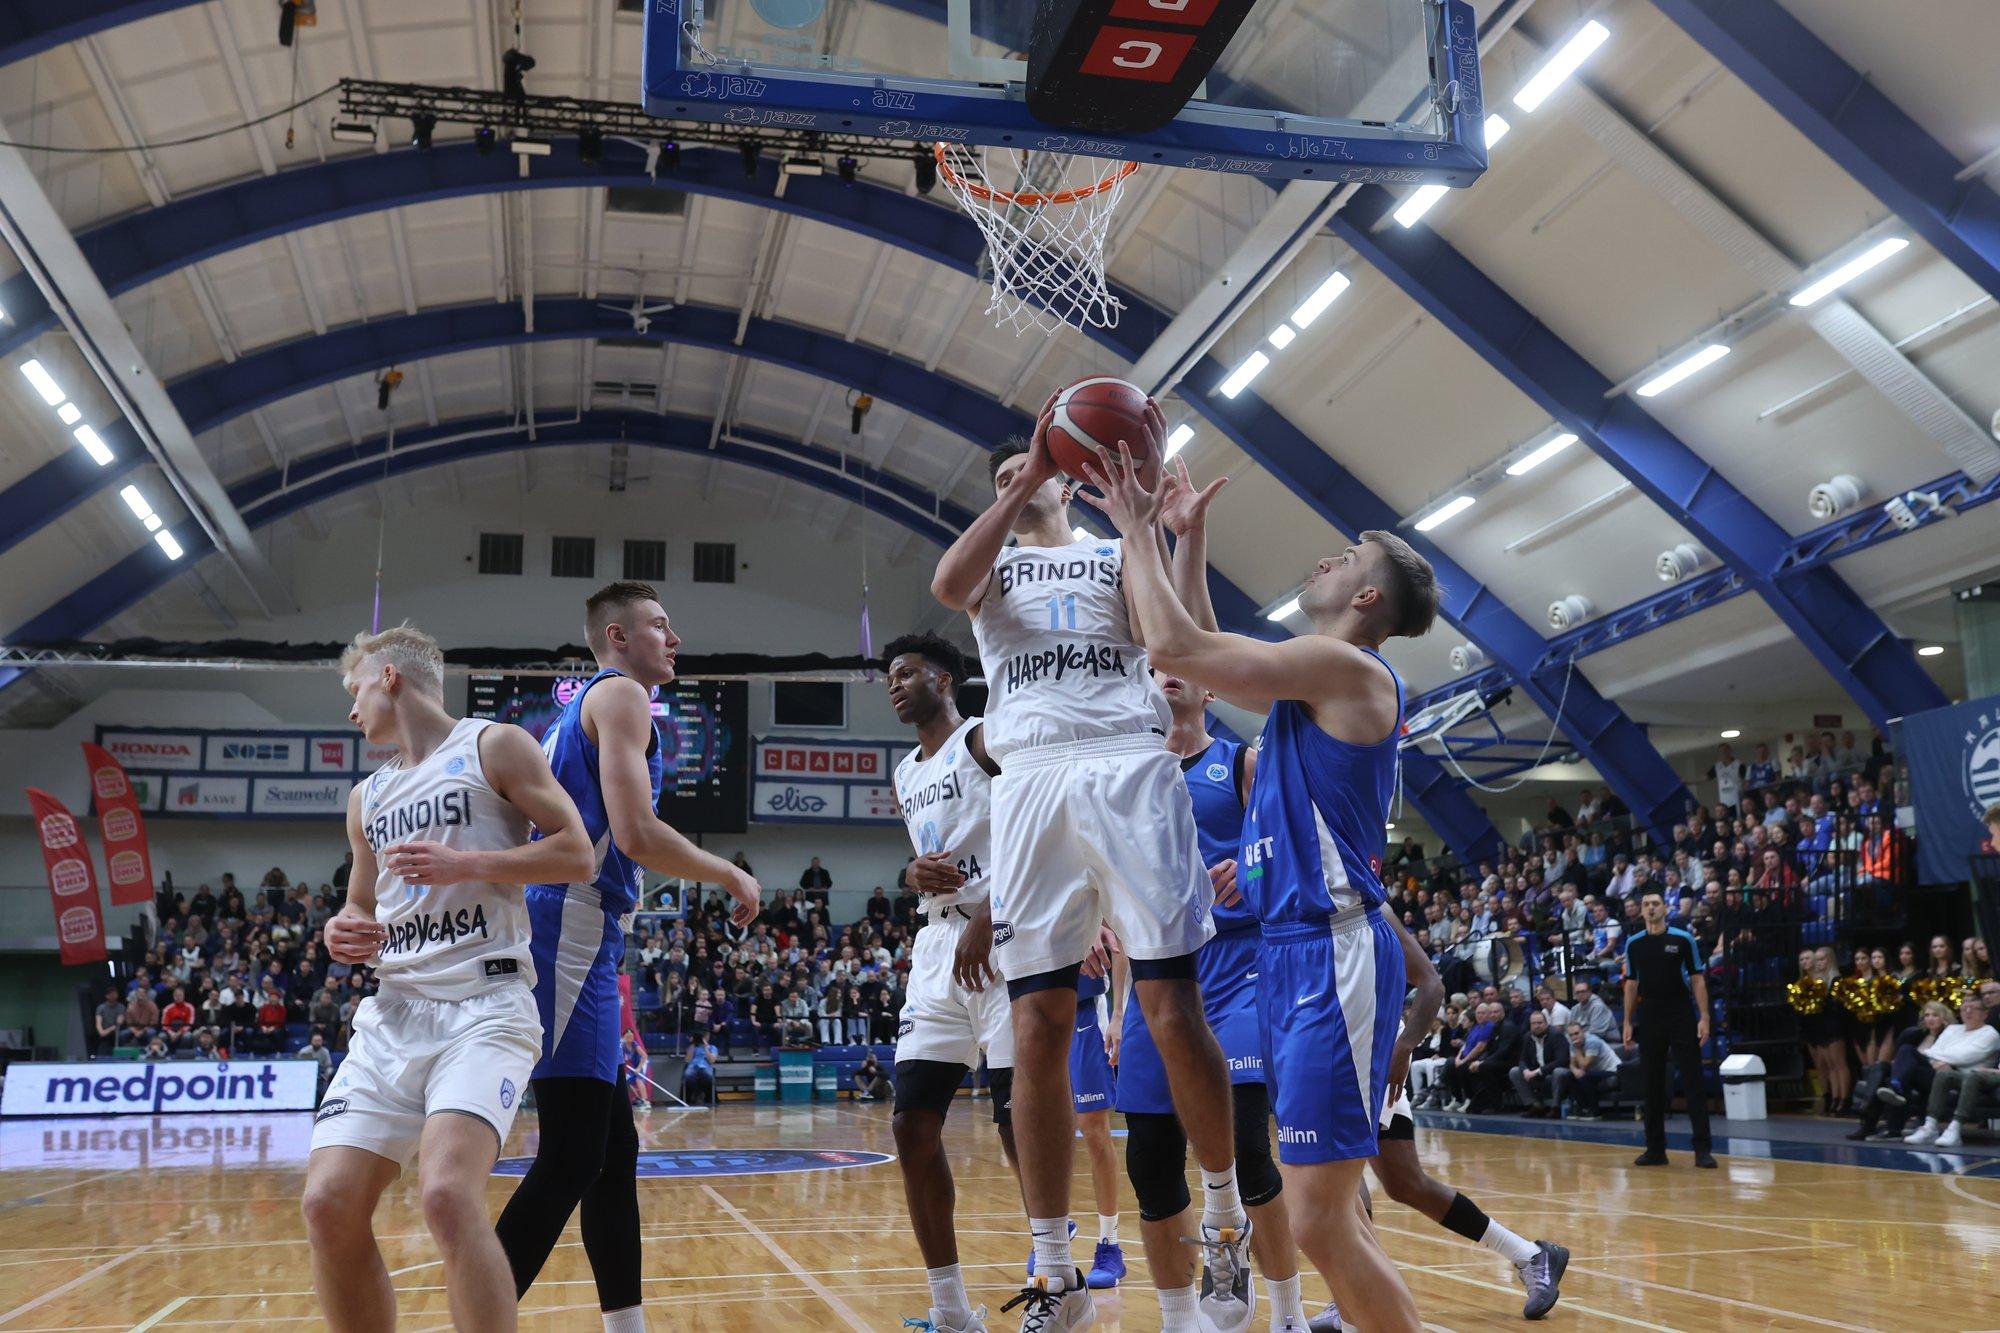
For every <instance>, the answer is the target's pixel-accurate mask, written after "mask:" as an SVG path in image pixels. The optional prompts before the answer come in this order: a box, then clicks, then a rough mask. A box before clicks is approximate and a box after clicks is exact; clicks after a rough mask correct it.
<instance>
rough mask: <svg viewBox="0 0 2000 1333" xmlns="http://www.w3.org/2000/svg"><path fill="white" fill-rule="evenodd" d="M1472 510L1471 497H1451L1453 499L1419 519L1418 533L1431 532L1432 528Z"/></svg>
mask: <svg viewBox="0 0 2000 1333" xmlns="http://www.w3.org/2000/svg"><path fill="white" fill-rule="evenodd" d="M1470 508H1472V497H1471V496H1469V495H1454V496H1452V497H1451V499H1449V500H1446V501H1445V502H1444V503H1443V504H1441V505H1439V506H1438V507H1437V508H1436V509H1433V510H1431V512H1430V513H1428V514H1425V515H1424V516H1423V517H1422V518H1420V519H1418V520H1417V531H1418V532H1429V531H1430V530H1431V529H1432V528H1434V527H1436V526H1437V525H1438V524H1440V523H1442V522H1444V521H1445V520H1446V519H1448V518H1453V517H1455V516H1457V515H1459V514H1463V513H1464V512H1465V511H1466V510H1468V509H1470Z"/></svg>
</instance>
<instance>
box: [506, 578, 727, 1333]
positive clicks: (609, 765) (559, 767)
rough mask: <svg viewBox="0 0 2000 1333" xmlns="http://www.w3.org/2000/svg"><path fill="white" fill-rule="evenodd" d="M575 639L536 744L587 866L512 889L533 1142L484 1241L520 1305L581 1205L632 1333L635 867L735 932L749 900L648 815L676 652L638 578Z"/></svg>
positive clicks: (591, 606) (636, 1313)
mask: <svg viewBox="0 0 2000 1333" xmlns="http://www.w3.org/2000/svg"><path fill="white" fill-rule="evenodd" d="M584 637H585V640H586V641H587V642H588V644H589V645H590V652H591V655H592V656H593V657H594V658H595V659H596V660H597V673H596V674H595V675H593V676H592V677H591V678H590V679H589V680H587V681H585V682H584V684H583V686H582V688H581V689H579V690H577V692H576V693H575V694H574V695H572V696H571V697H570V700H569V702H568V703H567V704H565V705H564V706H563V710H562V712H561V713H560V714H558V715H557V716H556V720H555V721H554V722H553V723H551V724H550V726H549V729H548V731H547V732H546V733H545V734H544V735H543V737H542V749H543V750H544V751H545V752H546V753H547V755H548V757H549V762H550V765H551V767H552V768H553V769H554V771H555V775H556V779H557V780H558V781H559V782H561V783H562V785H563V788H564V790H566V791H567V792H568V793H569V794H570V797H571V799H573V800H574V801H575V802H576V805H577V809H578V811H579V812H580V813H581V815H582V818H583V828H584V832H585V834H586V836H587V837H588V838H589V840H590V844H591V846H592V847H593V848H594V849H595V852H596V863H595V865H593V866H592V867H591V870H590V872H589V873H588V874H584V875H578V876H575V877H573V878H572V879H570V880H568V881H564V882H552V883H539V884H530V885H529V886H528V889H527V904H528V917H529V921H530V923H531V924H532V926H533V930H534V955H535V1005H536V1008H537V1010H538V1011H539V1013H540V1016H541V1021H542V1033H543V1039H542V1053H541V1061H540V1063H538V1064H537V1065H536V1066H535V1071H534V1075H533V1081H534V1086H535V1109H536V1112H537V1114H538V1115H539V1117H540V1121H541V1139H540V1141H539V1144H538V1146H537V1148H536V1152H535V1160H534V1163H533V1164H532V1165H531V1166H530V1167H529V1168H528V1173H527V1175H525V1176H523V1177H522V1179H521V1184H520V1187H519V1188H518V1189H516V1190H515V1191H514V1197H513V1198H511V1199H509V1200H508V1201H507V1207H506V1208H505V1209H504V1210H503V1211H502V1212H501V1214H500V1221H499V1225H498V1230H499V1233H500V1243H501V1245H502V1246H503V1247H504V1248H505V1249H506V1251H507V1262H508V1264H509V1266H510V1267H512V1269H513V1271H514V1288H515V1291H516V1292H517V1293H518V1294H521V1295H525V1294H526V1293H527V1290H528V1288H529V1287H530V1286H531V1285H532V1284H533V1283H534V1280H535V1275H536V1274H538V1273H540V1272H541V1270H542V1265H543V1264H545V1263H547V1262H548V1258H549V1253H550V1251H552V1250H553V1249H554V1248H555V1245H556V1242H557V1240H558V1239H560V1238H561V1236H562V1232H563V1228H564V1227H566V1226H568V1225H569V1219H570V1214H571V1213H573V1212H575V1211H576V1209H577V1206H578V1204H581V1205H582V1208H583V1249H584V1253H585V1254H586V1255H587V1256H588V1257H589V1259H590V1271H591V1275H592V1276H593V1277H594V1278H595V1279H596V1284H597V1300H598V1309H599V1311H600V1313H601V1315H602V1317H603V1320H604V1327H605V1328H606V1329H607V1330H609V1331H610V1333H638V1331H639V1330H643V1329H644V1328H645V1326H646V1322H645V1311H644V1308H643V1306H642V1305H641V1303H640V1301H641V1286H640V1261H639V1192H638V1183H637V1173H638V1161H639V1131H638V1127H637V1126H636V1125H635V1124H634V1123H633V1120H632V1101H631V1098H630V1096H629V1095H628V1094H627V1091H626V1088H625V1074H624V1064H623V1061H622V1060H621V1059H620V1051H619V1037H620V1033H621V1029H622V1026H623V1025H622V1021H621V1015H622V1012H623V1008H622V1002H621V1000H620V997H619V993H618V972H619V968H620V967H621V966H622V965H623V963H624V959H625V932H626V927H627V923H628V922H629V921H630V920H631V916H632V913H633V911H634V910H635V909H636V908H637V907H638V905H639V890H640V879H641V869H642V868H643V869H645V870H650V871H652V872H653V873H654V874H657V875H670V876H676V877H679V878H683V879H691V880H696V881H699V882H701V883H707V884H720V885H722V886H723V888H724V889H726V890H727V891H728V893H729V895H730V897H732V898H734V899H735V900H736V905H735V908H734V911H733V916H734V919H735V920H736V922H737V924H738V925H747V924H748V923H749V921H750V919H751V918H752V917H753V916H754V915H756V912H757V902H758V898H759V895H760V893H761V890H760V888H759V887H758V884H757V881H756V880H755V879H753V878H752V877H751V876H750V875H749V874H748V873H747V872H745V871H743V870H740V869H738V868H737V867H736V866H734V865H731V864H730V863H729V862H727V861H725V860H723V859H722V858H721V857H719V856H715V855H713V854H711V853H709V852H705V851H703V850H702V849H701V848H699V847H697V846H695V845H694V844H693V843H692V842H690V841H688V839H687V838H686V837H684V836H682V835H681V834H680V833H678V832H676V831H675V830H674V828H673V827H672V826H671V825H669V824H667V823H666V822H665V821H664V820H662V819H661V818H660V816H659V804H660V784H661V781H662V778H663V775H664V772H665V759H664V756H663V755H662V754H661V753H660V733H659V729H658V728H657V727H656V726H655V725H654V724H653V714H652V698H651V696H652V692H653V690H655V689H656V688H658V687H659V686H661V685H665V684H668V683H670V682H671V681H672V680H673V679H674V659H675V656H676V653H677V651H678V649H679V647H680V642H681V641H680V638H679V637H678V636H677V635H676V634H675V633H674V631H673V628H672V626H670V625H669V624H668V622H667V613H666V611H665V609H664V608H662V607H661V605H660V599H659V595H658V594H657V593H656V592H654V591H653V589H652V587H651V586H649V585H647V584H644V583H629V582H628V583H612V584H608V585H607V586H605V587H603V588H600V589H598V590H597V591H596V592H594V593H592V594H591V595H590V597H589V599H588V600H587V601H585V603H584Z"/></svg>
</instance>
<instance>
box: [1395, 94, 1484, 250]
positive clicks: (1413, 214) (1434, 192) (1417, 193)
mask: <svg viewBox="0 0 2000 1333" xmlns="http://www.w3.org/2000/svg"><path fill="white" fill-rule="evenodd" d="M1512 128H1514V127H1513V126H1511V125H1509V124H1508V123H1507V120H1506V118H1505V117H1504V116H1497V115H1496V116H1488V117H1487V118H1486V146H1487V148H1489V149H1491V148H1492V147H1493V145H1494V144H1496V143H1499V142H1500V141H1501V140H1502V139H1504V138H1506V137H1507V131H1508V130H1510V129H1512ZM1448 188H1449V187H1447V186H1443V185H1420V186H1418V187H1417V188H1416V189H1415V190H1413V191H1411V192H1410V197H1409V198H1407V199H1405V200H1404V201H1403V204H1402V207H1400V208H1398V209H1397V210H1396V212H1395V214H1394V216H1395V219H1396V221H1398V222H1400V223H1402V224H1403V225H1404V226H1405V227H1414V226H1416V225H1417V221H1418V219H1420V218H1422V217H1423V215H1424V214H1426V213H1428V212H1430V211H1431V208H1432V207H1433V206H1434V205H1436V203H1437V201H1438V200H1440V199H1442V198H1444V196H1445V193H1446V191H1447V189H1448Z"/></svg>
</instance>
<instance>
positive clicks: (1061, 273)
mask: <svg viewBox="0 0 2000 1333" xmlns="http://www.w3.org/2000/svg"><path fill="white" fill-rule="evenodd" d="M935 151H936V155H937V162H938V175H939V176H941V177H943V179H944V182H945V184H946V185H947V186H949V187H950V189H951V193H952V196H953V197H954V198H955V199H957V200H958V204H959V207H961V208H963V209H964V210H965V211H966V212H967V213H969V214H970V215H971V216H972V220H973V221H974V222H976V223H978V224H979V230H980V233H981V234H982V235H984V236H985V237H986V253H987V256H988V257H989V259H990V260H991V261H992V265H993V291H992V295H991V297H990V298H989V299H988V300H987V302H986V312H987V313H988V314H990V315H992V316H993V317H994V322H995V323H997V324H999V325H1000V326H1001V327H1003V328H1011V329H1013V330H1014V332H1015V333H1017V334H1019V333H1025V332H1027V331H1028V330H1030V329H1038V330H1041V331H1042V332H1045V333H1053V332H1055V331H1056V330H1057V329H1060V328H1062V327H1063V326H1064V325H1071V326H1074V327H1077V328H1102V329H1108V328H1113V327H1115V326H1116V325H1117V323H1118V316H1119V313H1120V312H1121V311H1122V310H1123V309H1124V306H1123V304H1122V303H1121V302H1120V301H1119V300H1118V298H1117V297H1115V296H1113V295H1112V294H1111V289H1110V288H1109V287H1107V286H1106V285H1105V281H1104V244H1105V241H1106V240H1107V239H1109V237H1110V234H1111V218H1112V215H1113V214H1114V213H1116V212H1117V211H1118V200H1119V197H1120V195H1122V194H1123V193H1124V190H1125V179H1126V177H1128V176H1130V175H1131V174H1132V173H1133V172H1135V171H1137V170H1138V169H1139V164H1138V163H1136V162H1105V161H1103V160H1101V159H1095V158H1088V157H1076V156H1071V155H1067V154H1058V153H1037V152H1034V151H1031V150H1028V149H1014V148H982V147H976V146H967V145H965V144H943V143H941V144H939V145H937V147H936V150H935Z"/></svg>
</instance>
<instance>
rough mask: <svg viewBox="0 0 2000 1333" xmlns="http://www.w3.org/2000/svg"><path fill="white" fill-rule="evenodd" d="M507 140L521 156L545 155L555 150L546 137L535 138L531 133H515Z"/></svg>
mask: <svg viewBox="0 0 2000 1333" xmlns="http://www.w3.org/2000/svg"><path fill="white" fill-rule="evenodd" d="M508 142H509V143H510V144H512V145H513V148H514V152H515V153H516V154H518V155H519V156H521V157H547V156H548V155H549V154H550V153H552V152H554V151H555V145H554V144H552V143H550V142H549V141H548V140H547V139H537V138H535V137H533V136H532V135H526V134H517V135H515V136H514V137H513V138H512V139H510V140H508Z"/></svg>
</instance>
